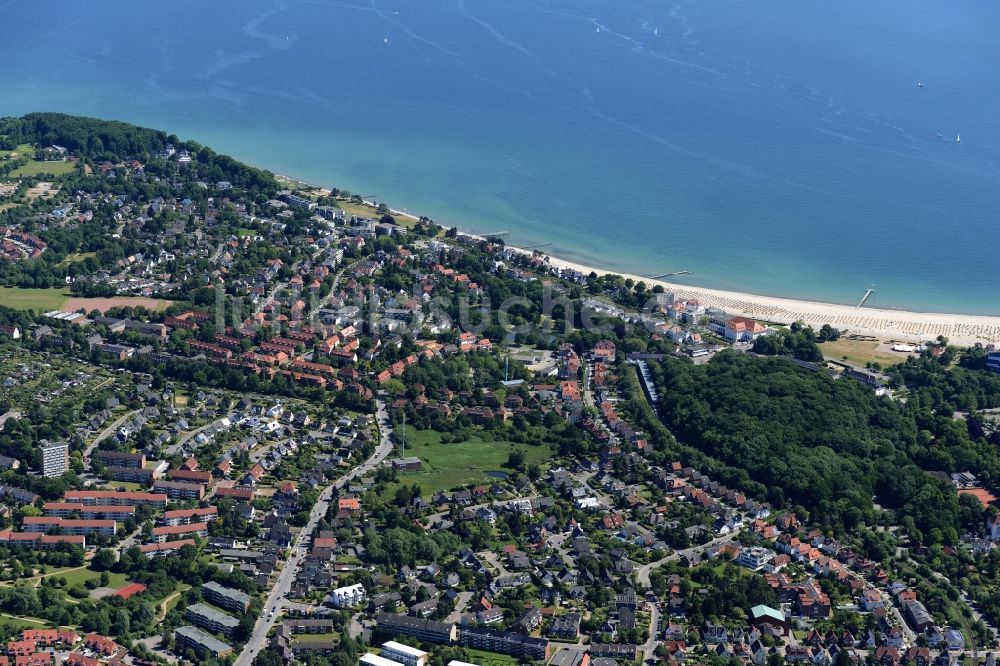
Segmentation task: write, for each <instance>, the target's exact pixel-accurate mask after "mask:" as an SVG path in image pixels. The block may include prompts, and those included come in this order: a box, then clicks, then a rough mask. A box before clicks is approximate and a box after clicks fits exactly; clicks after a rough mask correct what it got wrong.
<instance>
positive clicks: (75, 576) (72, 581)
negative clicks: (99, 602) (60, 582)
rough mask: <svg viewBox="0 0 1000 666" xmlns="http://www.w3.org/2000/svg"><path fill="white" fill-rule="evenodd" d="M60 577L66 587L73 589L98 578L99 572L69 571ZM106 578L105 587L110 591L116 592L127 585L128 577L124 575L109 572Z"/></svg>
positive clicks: (88, 570) (90, 570) (87, 570)
mask: <svg viewBox="0 0 1000 666" xmlns="http://www.w3.org/2000/svg"><path fill="white" fill-rule="evenodd" d="M62 576H65V577H66V585H67V587H74V586H76V585H83V584H85V583H86V582H87V581H88V580H91V579H97V578H100V577H101V574H100V572H98V571H94V570H92V569H77V570H76V571H70V572H69V573H66V574H62ZM62 576H60V577H62ZM108 578H109V580H108V585H107V586H108V587H109V588H111V589H112V590H117V589H118V588H120V587H123V586H124V585H126V584H127V583H128V577H127V576H126V575H125V574H121V573H115V572H113V571H109V572H108Z"/></svg>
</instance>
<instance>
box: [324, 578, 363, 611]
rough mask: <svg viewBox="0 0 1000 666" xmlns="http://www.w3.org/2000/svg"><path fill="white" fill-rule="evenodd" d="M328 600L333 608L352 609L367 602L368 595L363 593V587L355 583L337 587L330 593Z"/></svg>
mask: <svg viewBox="0 0 1000 666" xmlns="http://www.w3.org/2000/svg"><path fill="white" fill-rule="evenodd" d="M328 598H329V600H330V603H332V604H333V606H334V608H352V607H354V606H358V605H360V604H363V603H365V601H367V600H368V594H367V593H366V592H365V587H364V585H362V584H361V583H357V584H355V585H348V586H346V587H338V588H337V589H335V590H333V591H332V592H330V595H329V597H328Z"/></svg>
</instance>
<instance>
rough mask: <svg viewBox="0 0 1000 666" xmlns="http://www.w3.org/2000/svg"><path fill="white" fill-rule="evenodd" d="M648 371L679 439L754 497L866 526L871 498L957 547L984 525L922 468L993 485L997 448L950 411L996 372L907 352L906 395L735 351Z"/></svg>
mask: <svg viewBox="0 0 1000 666" xmlns="http://www.w3.org/2000/svg"><path fill="white" fill-rule="evenodd" d="M650 369H651V371H652V373H653V376H654V380H655V382H656V384H657V389H658V391H659V392H660V405H659V409H660V415H661V418H662V419H663V420H664V422H665V424H666V425H667V427H668V428H670V429H671V431H672V433H673V434H674V435H675V436H676V437H677V439H678V440H679V441H680V442H681V443H683V444H687V445H690V446H693V447H695V448H697V449H698V450H699V451H700V452H701V453H703V454H705V455H706V456H708V457H709V458H710V459H713V460H715V461H719V462H721V463H723V464H725V465H729V466H732V467H738V468H740V469H742V470H744V471H745V472H746V476H745V477H744V478H743V479H737V483H738V485H741V486H743V487H744V488H745V489H746V490H748V491H749V492H751V493H752V494H755V495H756V496H758V497H764V498H767V499H768V500H770V501H771V502H772V503H773V504H775V505H777V506H788V505H793V506H794V505H798V506H799V507H801V508H802V509H804V510H805V511H807V512H808V513H809V514H810V515H809V517H810V519H811V520H813V521H815V522H817V523H820V524H825V525H827V526H829V527H830V528H832V529H834V530H835V531H843V530H849V529H851V528H853V527H855V526H857V525H858V524H860V523H861V522H869V523H870V522H871V521H872V520H873V519H874V512H875V505H876V503H877V504H878V506H880V507H882V508H884V509H889V510H894V511H897V512H898V513H899V517H900V521H901V524H902V525H903V526H904V527H905V528H906V529H907V532H908V533H909V534H910V535H911V536H912V537H914V538H915V539H917V540H920V541H923V542H925V543H952V544H953V543H956V542H957V540H958V536H959V534H960V533H962V532H963V531H964V530H966V529H978V528H979V525H977V524H975V523H976V522H978V521H979V520H981V518H982V515H983V514H982V511H981V510H980V511H975V510H970V509H975V507H967V506H966V504H968V503H969V502H970V501H971V500H970V499H967V498H963V500H962V502H961V503H960V502H959V498H958V496H957V494H956V492H955V489H954V487H953V486H951V485H950V484H948V483H946V482H943V481H940V480H938V479H937V478H935V477H933V476H931V475H930V474H928V473H927V472H928V471H938V470H942V471H960V470H972V471H974V472H975V473H977V474H979V475H980V477H981V478H983V480H984V481H985V482H986V483H987V484H994V483H995V481H996V479H997V475H996V473H997V470H998V469H1000V467H998V463H1000V459H998V456H997V450H996V446H995V444H994V443H991V442H990V441H989V437H988V436H987V435H986V433H985V431H984V429H983V428H981V427H980V428H978V430H977V429H976V428H975V427H973V426H972V425H970V424H967V422H966V420H965V419H962V418H955V417H954V415H953V409H954V408H956V407H957V406H958V405H959V404H965V405H966V406H967V407H972V408H975V407H980V406H989V405H992V404H993V402H994V401H996V400H998V399H1000V381H998V378H996V377H994V376H991V375H988V374H987V373H985V372H981V371H977V370H970V369H965V368H955V369H947V368H945V367H943V366H942V365H941V364H940V363H938V362H936V361H934V360H931V359H929V358H924V359H915V360H911V361H910V362H908V363H906V364H903V366H902V367H901V368H900V369H899V370H897V371H895V372H896V375H895V376H896V377H897V378H898V381H900V382H901V383H904V384H907V385H908V386H909V387H910V388H911V394H910V395H909V396H908V400H907V401H906V402H905V403H903V402H900V401H894V400H892V399H891V398H888V397H879V396H876V395H875V393H874V392H873V391H871V390H870V389H868V388H866V387H865V386H863V385H861V384H860V383H858V382H854V381H849V380H846V379H835V378H833V377H831V376H829V375H828V374H826V373H824V372H819V373H813V372H809V371H808V370H805V369H802V368H799V367H797V366H795V365H794V364H792V363H790V362H788V361H785V360H783V359H777V358H759V357H754V356H751V355H746V354H737V353H733V352H723V353H721V354H719V355H718V356H716V357H715V358H714V359H713V360H712V361H711V362H709V363H707V364H705V365H702V366H695V365H693V364H691V363H689V362H686V361H682V360H678V359H670V358H668V359H664V360H663V361H662V362H653V363H650ZM970 403H971V404H970Z"/></svg>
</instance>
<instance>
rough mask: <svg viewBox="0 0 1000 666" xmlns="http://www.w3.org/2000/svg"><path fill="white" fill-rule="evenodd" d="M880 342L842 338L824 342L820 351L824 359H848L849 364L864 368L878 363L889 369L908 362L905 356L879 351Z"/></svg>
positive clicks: (820, 346)
mask: <svg viewBox="0 0 1000 666" xmlns="http://www.w3.org/2000/svg"><path fill="white" fill-rule="evenodd" d="M879 344H880V343H879V342H878V341H876V340H848V339H847V338H840V339H839V340H836V341H830V342H823V343H821V344H820V345H819V350H820V351H821V352H822V353H823V357H824V358H827V359H830V360H833V361H842V360H844V357H845V356H846V357H847V362H848V363H851V364H853V365H857V366H860V367H864V366H865V365H866V364H868V363H874V362H876V361H877V362H878V363H880V364H881V365H882V367H883V368H887V367H889V366H891V365H896V364H897V363H902V362H903V361H905V360H906V355H905V354H893V353H890V352H886V351H880V350H879V349H878V347H879Z"/></svg>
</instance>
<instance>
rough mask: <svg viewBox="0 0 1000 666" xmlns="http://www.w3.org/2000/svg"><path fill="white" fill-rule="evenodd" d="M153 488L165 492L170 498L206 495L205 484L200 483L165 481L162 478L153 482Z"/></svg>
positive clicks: (191, 497)
mask: <svg viewBox="0 0 1000 666" xmlns="http://www.w3.org/2000/svg"><path fill="white" fill-rule="evenodd" d="M153 490H154V491H156V492H159V493H164V494H165V495H166V496H167V497H169V498H170V499H195V500H201V499H202V498H204V497H205V486H203V485H201V484H200V483H184V482H182V481H165V480H163V479H160V480H159V481H157V482H156V483H154V484H153Z"/></svg>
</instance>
